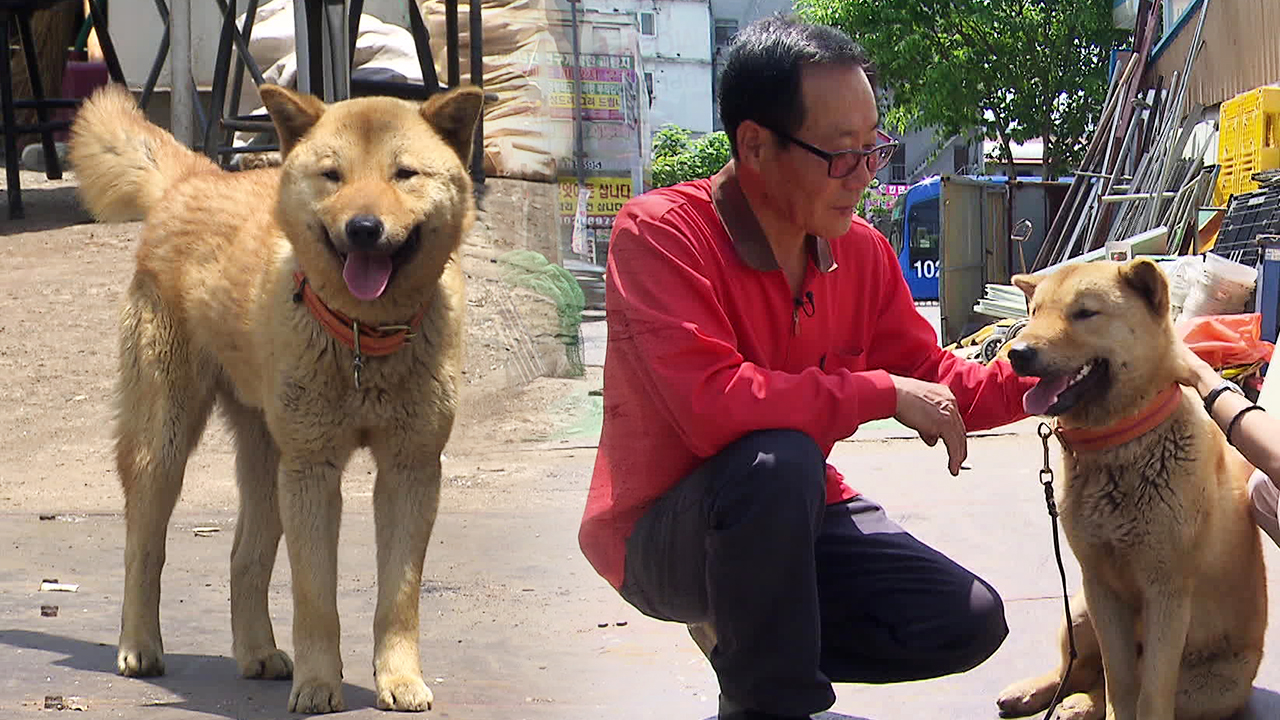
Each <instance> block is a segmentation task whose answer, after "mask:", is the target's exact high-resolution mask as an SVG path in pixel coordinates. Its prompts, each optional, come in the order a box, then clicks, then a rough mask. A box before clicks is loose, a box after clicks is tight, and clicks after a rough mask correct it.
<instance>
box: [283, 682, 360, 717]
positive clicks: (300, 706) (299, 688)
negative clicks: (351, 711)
mask: <svg viewBox="0 0 1280 720" xmlns="http://www.w3.org/2000/svg"><path fill="white" fill-rule="evenodd" d="M345 709H346V705H345V704H344V703H343V702H342V683H341V682H331V681H328V680H319V679H313V680H298V679H296V678H295V679H294V681H293V690H292V691H291V692H290V693H289V712H296V713H327V712H340V711H342V710H345Z"/></svg>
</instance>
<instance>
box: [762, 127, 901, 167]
mask: <svg viewBox="0 0 1280 720" xmlns="http://www.w3.org/2000/svg"><path fill="white" fill-rule="evenodd" d="M768 129H769V131H770V132H772V133H773V134H774V135H777V136H778V137H780V138H782V139H783V140H786V141H787V142H790V143H794V144H796V145H798V146H800V147H802V148H804V149H805V150H808V151H809V152H811V153H813V154H814V155H817V156H818V157H820V158H822V159H823V160H826V161H827V177H830V178H837V179H838V178H844V177H848V176H850V175H852V174H853V173H855V172H857V170H858V165H859V163H866V166H867V170H869V171H870V172H871V174H872V175H875V174H876V173H877V172H879V171H880V169H881V168H883V167H884V166H886V165H888V164H889V160H890V158H892V157H893V154H894V153H895V152H897V150H898V141H897V140H894V139H893V138H891V137H889V136H888V135H886V134H884V133H883V132H881V131H879V130H877V131H876V139H877V140H879V141H880V144H879V145H876V146H875V147H873V148H871V149H870V150H841V151H840V152H834V153H832V152H827V151H826V150H823V149H822V148H817V147H814V146H813V145H810V144H809V143H807V142H805V141H803V140H801V139H799V138H797V137H794V136H792V135H790V134H788V133H784V132H782V131H781V130H774V129H773V128H768Z"/></svg>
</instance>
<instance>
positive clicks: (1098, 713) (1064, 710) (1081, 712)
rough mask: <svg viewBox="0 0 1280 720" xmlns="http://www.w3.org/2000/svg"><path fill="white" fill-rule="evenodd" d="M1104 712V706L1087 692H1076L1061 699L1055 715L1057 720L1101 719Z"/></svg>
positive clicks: (1105, 711)
mask: <svg viewBox="0 0 1280 720" xmlns="http://www.w3.org/2000/svg"><path fill="white" fill-rule="evenodd" d="M1106 714H1107V710H1106V708H1105V707H1104V706H1103V705H1102V704H1101V703H1098V702H1095V701H1094V699H1093V697H1092V696H1090V695H1089V694H1088V693H1076V694H1075V695H1068V696H1067V697H1065V698H1063V699H1062V704H1061V705H1059V706H1058V714H1057V716H1056V717H1057V718H1059V720H1102V717H1103V716H1104V715H1106Z"/></svg>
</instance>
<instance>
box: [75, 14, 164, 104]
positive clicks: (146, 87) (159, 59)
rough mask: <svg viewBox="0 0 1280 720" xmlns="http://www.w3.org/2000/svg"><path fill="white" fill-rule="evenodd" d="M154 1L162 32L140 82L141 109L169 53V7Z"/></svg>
mask: <svg viewBox="0 0 1280 720" xmlns="http://www.w3.org/2000/svg"><path fill="white" fill-rule="evenodd" d="M90 2H92V0H90ZM155 3H156V12H158V13H159V14H160V22H161V24H163V25H164V32H163V33H162V34H161V35H160V48H159V49H158V50H157V51H156V56H155V59H154V60H152V61H151V70H150V71H149V72H148V73H147V81H146V82H144V83H143V84H142V95H141V97H139V98H138V106H139V107H142V108H143V109H145V108H146V107H147V105H148V104H150V103H151V93H152V92H154V91H155V89H156V83H157V82H159V80H160V70H161V69H162V68H164V59H165V58H166V57H168V55H169V8H167V7H165V4H164V0H155Z"/></svg>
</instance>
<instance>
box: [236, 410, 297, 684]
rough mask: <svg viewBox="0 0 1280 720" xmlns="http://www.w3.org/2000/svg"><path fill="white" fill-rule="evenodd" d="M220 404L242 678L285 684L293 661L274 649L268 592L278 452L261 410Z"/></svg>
mask: <svg viewBox="0 0 1280 720" xmlns="http://www.w3.org/2000/svg"><path fill="white" fill-rule="evenodd" d="M219 404H220V405H221V406H222V408H223V411H224V414H225V415H226V417H227V420H228V421H229V422H230V424H231V427H232V429H233V430H234V431H235V438H236V484H237V485H238V486H239V490H240V514H239V517H237V519H236V537H235V543H234V544H233V545H232V547H231V638H232V643H231V644H232V648H233V652H234V654H235V658H236V664H237V665H239V667H240V674H241V675H243V676H244V677H248V678H267V679H287V678H289V677H292V676H293V661H292V660H290V659H289V656H288V655H287V654H286V653H285V652H284V651H283V650H280V649H279V648H278V647H276V637H275V633H274V632H273V631H272V629H271V614H270V612H268V610H267V590H268V588H269V586H270V584H271V571H272V569H273V568H274V567H275V563H276V551H277V550H278V549H279V547H280V535H281V533H282V532H283V528H282V526H281V523H280V503H279V499H278V498H279V496H278V494H277V491H276V473H277V471H278V469H279V467H280V451H279V449H278V448H277V447H276V443H275V441H274V440H273V439H272V438H271V433H270V431H269V430H267V422H266V419H265V418H264V417H263V415H262V412H261V411H259V410H254V409H252V408H249V407H246V406H244V405H243V404H241V403H240V402H239V401H238V400H236V399H235V398H234V397H231V393H223V394H222V396H221V397H220V398H219Z"/></svg>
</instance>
